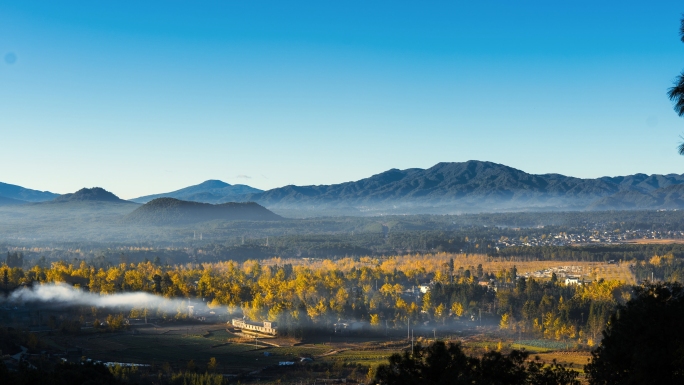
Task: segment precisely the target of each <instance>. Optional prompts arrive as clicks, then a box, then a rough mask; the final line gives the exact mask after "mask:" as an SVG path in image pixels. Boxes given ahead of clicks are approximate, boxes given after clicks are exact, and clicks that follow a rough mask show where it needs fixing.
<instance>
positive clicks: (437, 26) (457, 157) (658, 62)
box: [0, 0, 684, 198]
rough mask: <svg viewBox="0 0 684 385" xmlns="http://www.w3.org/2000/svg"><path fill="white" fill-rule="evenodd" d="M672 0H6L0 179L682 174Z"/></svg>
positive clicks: (154, 188)
mask: <svg viewBox="0 0 684 385" xmlns="http://www.w3.org/2000/svg"><path fill="white" fill-rule="evenodd" d="M682 12H684V3H682V2H681V1H657V2H646V1H638V2H637V1H595V0H594V1H548V0H542V1H524V0H521V1H481V0H478V1H458V2H456V1H453V2H452V1H449V2H447V1H444V2H429V1H420V2H416V1H412V2H403V1H396V0H395V1H369V0H365V1H338V2H331V1H311V2H298V1H273V2H270V1H258V0H255V1H239V2H238V1H211V2H207V1H192V2H191V1H169V0H166V1H158V2H154V1H122V0H118V1H79V2H75V1H67V0H63V1H3V2H1V3H0V55H1V59H2V60H0V181H2V182H5V183H12V184H18V185H21V186H24V187H29V188H34V189H40V190H50V191H53V192H57V193H67V192H72V191H75V190H77V189H79V188H81V187H94V186H101V187H104V188H106V189H107V190H110V191H112V192H114V193H115V194H117V195H119V196H121V197H123V198H133V197H136V196H140V195H146V194H151V193H159V192H165V191H170V190H175V189H178V188H181V187H185V186H188V185H191V184H197V183H200V182H202V181H204V180H206V179H221V180H223V181H225V182H228V183H244V184H249V185H251V186H254V187H258V188H262V189H268V188H273V187H278V186H283V185H287V184H298V185H304V184H329V183H339V182H344V181H349V180H357V179H361V178H364V177H367V176H370V175H372V174H376V173H379V172H382V171H385V170H387V169H390V168H410V167H421V168H427V167H430V166H432V165H434V164H435V163H437V162H441V161H445V162H449V161H455V162H458V161H466V160H469V159H477V160H487V161H493V162H497V163H503V164H506V165H509V166H512V167H516V168H519V169H521V170H524V171H526V172H531V173H550V172H554V173H562V174H566V175H572V176H578V177H599V176H604V175H625V174H633V173H637V172H642V173H647V174H652V173H679V174H681V173H684V157H681V156H678V155H677V152H676V147H677V145H678V143H679V141H680V139H679V135H682V134H684V119H680V118H678V117H677V116H676V114H675V113H674V111H673V110H672V106H671V103H670V102H669V101H668V99H667V97H666V91H667V88H668V87H669V86H670V85H671V84H672V81H673V79H674V77H675V76H676V75H677V74H678V73H679V72H680V71H681V70H682V69H684V44H682V43H681V42H680V41H679V36H678V29H679V19H680V16H681V13H682Z"/></svg>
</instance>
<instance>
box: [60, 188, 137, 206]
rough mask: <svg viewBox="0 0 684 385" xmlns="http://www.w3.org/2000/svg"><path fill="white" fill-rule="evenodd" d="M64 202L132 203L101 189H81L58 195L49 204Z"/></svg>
mask: <svg viewBox="0 0 684 385" xmlns="http://www.w3.org/2000/svg"><path fill="white" fill-rule="evenodd" d="M65 202H111V203H132V202H129V201H125V200H123V199H120V198H119V197H117V196H116V195H114V194H112V193H111V192H109V191H107V190H105V189H103V188H101V187H93V188H82V189H80V190H78V191H76V192H75V193H73V194H64V195H60V196H58V197H57V198H55V199H53V200H52V201H51V202H50V203H65Z"/></svg>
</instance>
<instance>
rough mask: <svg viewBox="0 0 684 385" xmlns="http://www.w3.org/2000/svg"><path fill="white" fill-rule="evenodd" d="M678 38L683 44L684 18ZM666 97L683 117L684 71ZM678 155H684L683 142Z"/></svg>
mask: <svg viewBox="0 0 684 385" xmlns="http://www.w3.org/2000/svg"><path fill="white" fill-rule="evenodd" d="M679 36H680V39H681V40H682V42H683V43H684V17H683V18H682V21H681V24H680V26H679ZM667 96H669V97H670V100H671V101H673V102H674V110H675V111H676V112H677V115H679V116H684V71H682V73H681V74H679V76H677V78H676V79H675V82H674V86H672V87H671V88H670V89H669V90H668V91H667ZM679 154H680V155H684V142H682V143H680V144H679Z"/></svg>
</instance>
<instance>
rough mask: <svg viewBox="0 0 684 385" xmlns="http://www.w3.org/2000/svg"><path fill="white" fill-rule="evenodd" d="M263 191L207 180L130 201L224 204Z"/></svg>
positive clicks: (242, 185)
mask: <svg viewBox="0 0 684 385" xmlns="http://www.w3.org/2000/svg"><path fill="white" fill-rule="evenodd" d="M261 192H263V190H259V189H256V188H254V187H250V186H247V185H244V184H235V185H230V184H228V183H225V182H222V181H220V180H208V181H205V182H202V183H200V184H198V185H194V186H190V187H186V188H182V189H180V190H176V191H172V192H168V193H163V194H154V195H147V196H143V197H140V198H135V199H131V201H133V202H136V203H147V202H149V201H151V200H153V199H157V198H176V199H180V200H184V201H191V202H203V203H225V202H230V201H231V200H234V198H236V197H241V196H244V195H247V194H257V193H261Z"/></svg>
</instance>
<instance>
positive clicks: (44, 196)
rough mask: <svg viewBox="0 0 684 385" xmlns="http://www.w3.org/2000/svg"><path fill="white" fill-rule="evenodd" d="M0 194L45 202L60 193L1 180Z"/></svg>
mask: <svg viewBox="0 0 684 385" xmlns="http://www.w3.org/2000/svg"><path fill="white" fill-rule="evenodd" d="M0 196H2V197H5V198H9V199H15V200H19V201H24V202H43V201H49V200H52V199H55V198H56V197H57V196H59V194H55V193H51V192H49V191H38V190H31V189H28V188H25V187H21V186H17V185H14V184H9V183H2V182H0Z"/></svg>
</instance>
